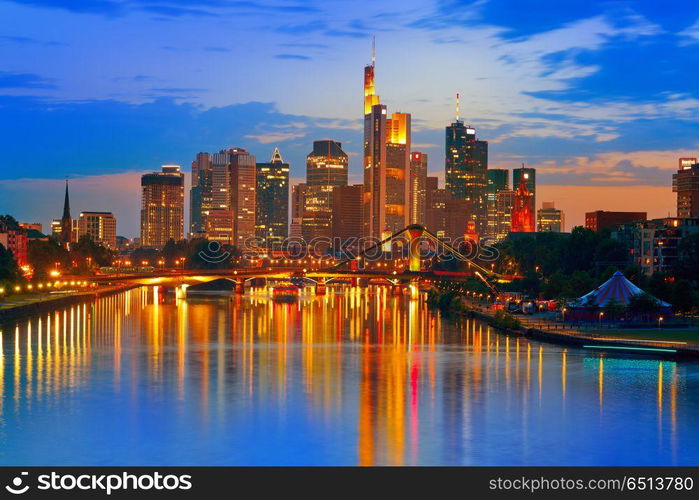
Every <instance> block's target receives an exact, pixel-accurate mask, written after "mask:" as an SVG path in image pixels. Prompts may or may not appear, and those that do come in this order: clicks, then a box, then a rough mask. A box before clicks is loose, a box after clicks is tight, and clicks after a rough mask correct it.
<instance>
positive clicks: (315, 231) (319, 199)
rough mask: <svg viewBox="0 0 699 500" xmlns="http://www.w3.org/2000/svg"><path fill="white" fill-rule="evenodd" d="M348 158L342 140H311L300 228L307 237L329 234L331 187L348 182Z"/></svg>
mask: <svg viewBox="0 0 699 500" xmlns="http://www.w3.org/2000/svg"><path fill="white" fill-rule="evenodd" d="M348 161H349V158H348V156H347V153H345V152H344V151H343V150H342V144H341V143H339V142H337V141H333V140H322V141H313V151H311V153H309V154H308V156H307V157H306V184H305V187H304V188H303V197H304V200H303V214H302V218H303V225H302V232H303V237H304V239H306V241H310V240H312V239H314V238H326V239H329V238H330V236H331V232H332V207H333V198H332V197H333V189H334V188H335V187H337V186H346V185H347V176H348V172H347V167H348Z"/></svg>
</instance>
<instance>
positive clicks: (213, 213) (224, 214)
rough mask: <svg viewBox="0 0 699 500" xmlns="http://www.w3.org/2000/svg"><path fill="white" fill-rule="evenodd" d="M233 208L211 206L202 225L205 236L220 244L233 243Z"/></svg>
mask: <svg viewBox="0 0 699 500" xmlns="http://www.w3.org/2000/svg"><path fill="white" fill-rule="evenodd" d="M233 219H234V215H233V210H229V209H227V208H211V209H209V210H208V211H207V214H206V218H205V225H204V232H205V233H206V238H207V239H208V240H210V241H217V242H218V243H220V244H221V245H232V244H233V231H232V230H231V228H232V227H233Z"/></svg>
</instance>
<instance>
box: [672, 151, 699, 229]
mask: <svg viewBox="0 0 699 500" xmlns="http://www.w3.org/2000/svg"><path fill="white" fill-rule="evenodd" d="M672 190H673V191H674V192H675V193H677V217H699V159H697V158H680V160H679V170H677V173H675V174H672Z"/></svg>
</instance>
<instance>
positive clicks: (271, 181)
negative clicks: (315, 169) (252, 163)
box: [255, 148, 289, 247]
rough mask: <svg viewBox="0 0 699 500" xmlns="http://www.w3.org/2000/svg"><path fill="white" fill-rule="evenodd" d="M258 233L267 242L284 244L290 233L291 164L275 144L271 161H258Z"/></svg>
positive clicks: (256, 223) (268, 243)
mask: <svg viewBox="0 0 699 500" xmlns="http://www.w3.org/2000/svg"><path fill="white" fill-rule="evenodd" d="M256 189H257V203H256V204H257V207H256V219H255V233H256V236H257V237H258V238H259V239H260V240H261V242H262V244H263V245H264V246H267V247H270V246H272V245H274V244H281V243H282V242H283V241H284V239H285V238H286V237H287V236H288V235H289V164H288V163H284V160H283V159H282V155H281V154H280V153H279V149H277V148H274V153H273V154H272V159H271V160H270V161H269V162H268V163H258V164H257V188H256Z"/></svg>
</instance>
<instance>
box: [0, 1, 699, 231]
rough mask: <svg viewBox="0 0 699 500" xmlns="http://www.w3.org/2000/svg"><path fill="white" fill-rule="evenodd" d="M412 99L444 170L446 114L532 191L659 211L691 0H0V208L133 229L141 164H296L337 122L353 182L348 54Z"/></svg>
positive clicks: (679, 140)
mask: <svg viewBox="0 0 699 500" xmlns="http://www.w3.org/2000/svg"><path fill="white" fill-rule="evenodd" d="M372 36H375V37H376V50H377V57H376V85H377V93H378V94H379V95H380V96H381V101H382V102H383V103H385V104H387V105H388V107H389V112H393V111H403V112H410V113H412V117H413V149H416V150H418V149H419V150H422V151H424V152H427V153H428V154H429V157H430V162H429V171H430V174H432V175H438V176H440V177H441V178H442V179H443V177H444V127H445V125H447V124H448V123H450V122H451V121H453V118H454V95H455V93H456V92H460V94H461V117H462V118H463V119H464V120H465V121H466V122H467V123H469V124H471V125H473V126H474V127H475V128H476V129H477V131H478V137H479V138H480V139H484V140H487V141H488V142H489V167H490V168H515V167H517V166H519V165H520V164H521V163H522V162H524V163H526V165H527V166H528V167H534V168H536V169H537V183H538V187H537V204H539V205H540V203H541V202H542V201H554V202H555V203H556V205H557V207H559V208H562V209H563V210H564V211H565V212H566V223H567V224H566V225H567V228H568V229H570V227H572V226H573V225H580V224H582V223H583V221H584V212H585V211H592V210H619V209H626V210H632V211H637V210H645V211H648V213H649V216H651V217H663V216H667V215H668V214H671V215H675V198H674V196H673V193H672V191H671V182H672V173H673V171H675V170H676V169H677V159H678V158H679V157H682V156H699V81H698V80H697V68H698V67H699V2H696V1H695V0H691V1H690V0H674V1H666V2H658V1H657V0H654V1H650V0H638V1H614V0H610V1H595V0H566V1H565V2H562V1H560V0H470V1H467V0H436V1H432V0H420V1H417V0H400V1H398V0H385V1H383V0H382V1H376V0H373V1H365V0H351V1H345V0H335V1H332V2H328V1H321V0H318V1H316V0H308V1H301V0H288V1H287V0H264V1H262V0H259V1H258V0H0V152H1V154H0V213H10V214H13V215H15V216H16V218H18V219H20V220H21V221H25V222H41V223H43V224H44V226H45V229H46V227H47V225H48V223H49V222H50V220H51V219H52V218H54V217H60V215H61V212H62V203H63V194H62V186H63V183H64V179H66V178H69V179H70V186H71V206H72V209H73V212H74V213H73V215H74V216H76V215H77V213H79V211H82V210H84V211H87V210H96V211H113V212H114V213H115V215H116V216H117V219H118V229H117V231H118V233H119V234H121V235H124V236H137V235H138V221H139V205H140V186H139V177H140V175H141V174H143V173H145V172H149V171H154V170H158V169H159V168H160V165H162V164H171V163H175V164H180V165H182V166H183V169H184V170H185V171H189V168H190V164H191V161H192V159H193V158H194V155H195V154H196V153H197V152H199V151H209V152H215V151H218V150H220V149H223V148H228V147H234V146H235V147H243V148H245V149H248V150H249V151H251V152H252V153H253V154H255V155H256V157H257V158H258V161H267V160H269V158H270V157H271V155H272V152H273V150H274V148H275V147H279V149H280V151H281V153H282V156H283V157H284V159H285V160H286V161H289V162H290V163H291V176H292V181H293V182H300V181H302V180H303V178H304V175H305V156H306V155H307V154H308V153H309V152H310V151H311V149H312V142H313V140H318V139H327V138H331V139H335V140H338V141H341V142H342V144H343V148H344V149H345V151H346V152H347V153H348V154H349V155H350V182H359V181H360V178H361V176H360V172H361V154H360V153H361V141H362V138H361V137H362V122H363V116H362V113H363V111H362V110H363V94H362V78H363V67H364V65H365V64H367V63H368V62H369V61H370V59H371V39H372Z"/></svg>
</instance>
